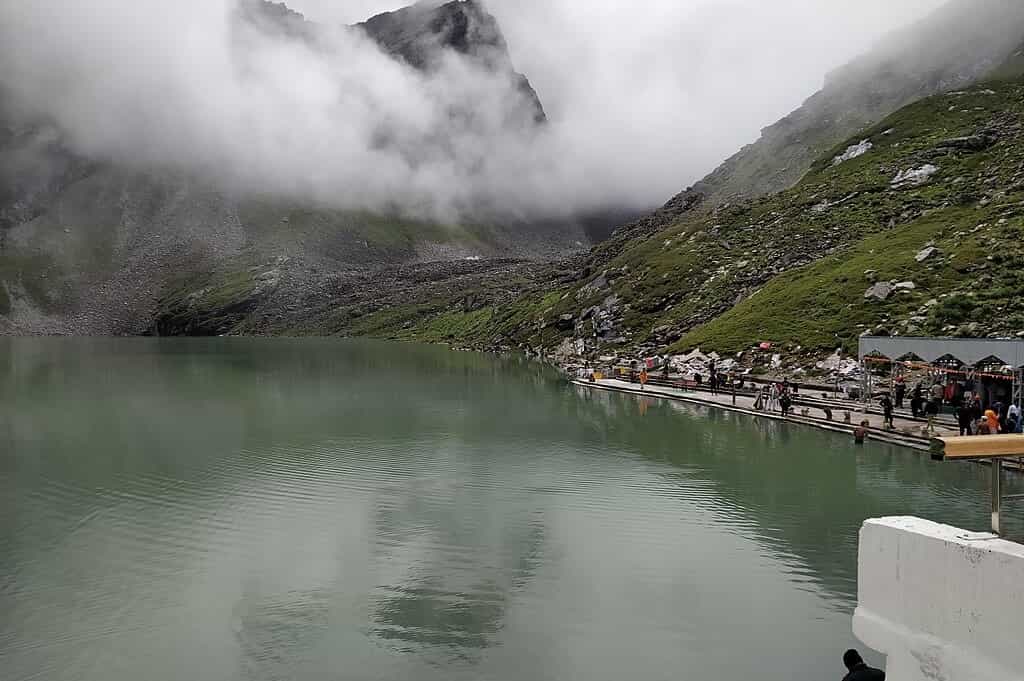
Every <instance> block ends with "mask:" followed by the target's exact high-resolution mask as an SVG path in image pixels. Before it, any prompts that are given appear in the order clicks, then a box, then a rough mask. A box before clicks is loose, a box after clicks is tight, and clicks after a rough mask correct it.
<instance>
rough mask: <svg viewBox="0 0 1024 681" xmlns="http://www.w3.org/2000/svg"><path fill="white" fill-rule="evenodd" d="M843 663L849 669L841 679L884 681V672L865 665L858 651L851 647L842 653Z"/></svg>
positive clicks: (844, 680) (850, 680) (848, 680)
mask: <svg viewBox="0 0 1024 681" xmlns="http://www.w3.org/2000/svg"><path fill="white" fill-rule="evenodd" d="M843 664H844V665H846V668H847V669H849V670H850V673H849V674H847V675H846V676H845V677H844V678H843V681H885V672H883V671H882V670H881V669H874V668H872V667H869V666H867V664H865V662H864V658H862V657H861V656H860V653H858V652H857V651H856V650H853V649H852V648H851V649H850V650H847V651H846V653H844V654H843Z"/></svg>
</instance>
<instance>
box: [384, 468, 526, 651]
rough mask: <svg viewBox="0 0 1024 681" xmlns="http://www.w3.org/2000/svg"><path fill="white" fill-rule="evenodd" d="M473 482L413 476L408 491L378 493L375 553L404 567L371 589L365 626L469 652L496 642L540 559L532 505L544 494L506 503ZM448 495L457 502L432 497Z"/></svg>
mask: <svg viewBox="0 0 1024 681" xmlns="http://www.w3.org/2000/svg"><path fill="white" fill-rule="evenodd" d="M475 482H476V483H478V484H466V485H462V486H461V489H452V490H429V491H426V490H423V489H416V488H415V487H416V486H415V485H412V486H410V488H409V489H407V490H405V492H406V493H407V494H409V496H408V498H407V499H405V500H401V501H398V502H397V503H394V502H391V503H389V502H387V501H386V500H384V503H381V500H379V501H378V511H377V549H376V555H375V558H376V561H377V563H378V564H379V565H381V566H388V565H392V564H398V565H401V566H402V568H401V570H400V571H399V572H398V574H396V575H395V576H394V578H393V579H390V580H389V582H390V583H389V584H388V585H385V586H380V587H378V589H377V592H376V594H377V595H376V596H375V598H374V603H375V604H374V608H373V610H374V612H373V621H374V626H373V628H372V631H371V633H372V635H373V636H375V637H377V638H378V639H380V640H381V641H384V642H386V645H388V646H389V647H392V648H394V649H396V650H398V651H401V652H404V653H422V652H427V653H428V654H429V652H430V651H431V650H432V651H434V652H435V653H438V654H440V655H441V656H443V657H444V658H446V659H457V660H461V661H465V662H472V661H474V660H475V659H476V658H477V656H478V654H479V652H480V651H481V650H483V649H485V648H490V647H492V646H494V645H496V644H497V643H498V635H499V633H500V632H501V630H502V629H503V627H504V622H505V616H506V614H507V611H508V608H509V606H510V602H511V600H512V599H513V598H514V596H515V594H516V592H518V591H521V590H523V589H525V588H526V587H527V585H528V584H529V582H530V580H531V579H532V578H533V577H534V575H535V573H536V571H537V569H538V568H539V566H540V565H541V563H542V551H543V545H544V541H545V529H544V523H543V518H542V517H541V515H540V513H539V512H538V511H533V510H531V508H530V506H532V505H533V504H535V503H538V502H539V501H540V499H538V498H536V497H533V498H532V499H531V498H529V497H526V496H523V497H522V500H521V501H520V499H512V500H511V503H509V502H506V501H505V499H502V498H500V497H502V496H505V495H503V494H502V493H501V491H500V490H499V489H497V488H494V487H492V486H490V485H488V484H485V481H482V480H479V479H477V480H476V481H475ZM425 492H426V495H424V493H425ZM439 492H440V494H438V493H439ZM449 494H450V495H451V496H452V497H454V498H455V499H456V503H453V504H444V505H441V504H440V503H438V504H436V505H435V504H433V503H431V499H433V498H435V495H436V498H438V499H442V498H444V497H446V496H448V495H449ZM467 496H468V497H471V498H468V499H467V498H464V497H467ZM496 497H497V498H496ZM522 502H526V503H522ZM495 508H500V509H501V510H500V511H497V512H495V510H494V509H495ZM483 509H488V510H487V511H486V512H484V511H483ZM467 511H469V512H467ZM394 558H399V560H392V559H394ZM381 569H382V570H385V571H386V569H387V568H386V567H382V568H381Z"/></svg>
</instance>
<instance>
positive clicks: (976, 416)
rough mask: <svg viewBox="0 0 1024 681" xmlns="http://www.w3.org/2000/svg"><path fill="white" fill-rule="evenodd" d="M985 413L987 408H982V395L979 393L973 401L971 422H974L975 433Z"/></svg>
mask: <svg viewBox="0 0 1024 681" xmlns="http://www.w3.org/2000/svg"><path fill="white" fill-rule="evenodd" d="M984 415H985V410H984V409H982V408H981V397H979V396H978V395H975V396H974V401H972V402H971V423H973V424H974V428H975V434H976V435H978V434H980V433H978V432H977V428H978V423H979V422H980V421H981V417H982V416H984Z"/></svg>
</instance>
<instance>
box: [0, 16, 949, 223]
mask: <svg viewBox="0 0 1024 681" xmlns="http://www.w3.org/2000/svg"><path fill="white" fill-rule="evenodd" d="M235 1H236V0H76V2H74V3H68V2H66V0H32V2H20V1H19V0H0V60H2V63H4V64H5V67H6V68H5V69H4V70H2V71H0V84H3V85H5V86H7V87H8V89H9V91H11V92H13V93H14V94H15V96H17V97H18V98H19V99H21V100H23V101H25V102H28V104H29V107H30V108H31V109H32V110H36V111H41V112H43V113H46V114H47V115H48V116H50V117H52V118H54V119H55V120H56V121H57V122H58V123H59V124H60V125H61V126H62V127H64V128H65V129H66V130H67V131H68V132H69V133H70V138H71V140H72V141H73V143H74V144H75V145H76V148H77V149H78V150H80V151H83V152H86V153H90V154H93V155H98V156H103V157H111V158H114V159H120V160H124V159H131V160H135V161H139V162H143V163H153V162H158V163H162V162H167V163H171V164H173V165H185V166H189V165H191V166H195V167H202V168H205V169H207V170H212V171H213V172H214V173H215V174H217V175H218V176H223V177H230V178H234V179H236V180H237V181H238V182H239V183H241V184H246V185H248V186H251V187H253V188H255V189H259V190H265V189H269V190H272V191H277V192H283V193H287V194H312V195H314V196H315V197H316V198H319V199H325V200H331V201H334V202H336V203H339V204H341V205H343V206H344V207H348V206H355V207H368V208H375V207H379V206H381V205H387V204H392V203H394V204H400V205H401V206H403V207H405V208H411V209H412V212H415V210H416V209H417V207H422V206H424V205H425V204H426V203H440V204H459V203H462V204H465V203H467V202H472V201H473V197H474V195H475V194H477V193H482V194H484V195H487V196H488V197H489V200H492V201H504V202H507V203H509V204H512V205H524V206H525V205H526V204H528V203H535V204H537V205H536V206H532V208H540V209H545V208H546V207H550V206H562V207H565V206H571V207H573V208H581V207H583V208H586V207H589V206H591V205H593V204H595V203H598V202H601V201H611V202H613V203H620V204H621V203H628V204H632V205H633V206H634V207H640V206H643V207H649V206H654V205H657V204H660V203H663V202H664V201H666V200H667V199H669V198H670V197H671V196H672V195H673V194H675V193H676V192H678V191H679V190H681V189H683V188H684V187H685V186H687V185H688V184H690V183H692V182H693V181H694V180H696V179H699V178H700V177H701V176H703V175H704V174H706V173H707V172H709V171H710V170H712V169H713V168H714V167H715V166H716V165H717V164H718V163H719V162H720V161H722V160H724V158H725V157H727V156H729V155H731V154H732V153H734V152H735V151H737V150H738V149H739V148H740V147H741V146H742V145H744V144H747V143H749V142H752V141H754V140H755V139H756V138H757V136H758V133H759V130H760V129H761V128H762V127H764V126H766V125H768V124H770V123H772V122H774V121H775V120H777V119H778V118H780V117H782V116H783V115H785V114H786V113H788V112H789V111H791V110H792V109H794V108H795V107H796V106H798V105H799V104H800V102H801V101H802V100H803V99H805V98H806V97H808V96H810V95H811V94H813V93H814V92H815V91H816V90H817V89H818V88H819V87H820V86H821V84H822V82H823V79H824V77H825V74H826V73H827V72H828V71H830V70H831V69H833V68H835V67H836V66H839V65H841V64H843V63H845V62H847V61H849V60H850V59H851V58H853V57H854V56H856V55H857V54H859V53H861V52H863V51H865V50H866V49H868V48H869V47H870V45H871V44H872V43H873V42H874V41H876V40H877V39H879V38H880V37H881V36H883V35H884V34H885V33H887V32H889V31H891V30H893V29H895V28H898V27H900V26H903V25H905V24H907V23H908V22H910V21H912V20H914V19H917V18H919V17H921V16H923V15H924V14H925V13H927V12H928V11H929V10H931V9H934V8H935V7H937V6H938V5H940V4H941V0H857V1H856V2H854V1H853V0H648V1H646V2H640V1H630V2H625V1H622V2H610V1H609V2H602V1H595V0H589V1H588V0H487V2H486V3H485V4H486V6H487V7H488V8H489V9H490V10H491V11H492V13H493V14H494V15H495V16H496V17H497V18H498V20H499V22H500V24H501V26H502V28H503V30H504V32H505V34H506V38H507V40H508V43H509V46H510V49H511V52H512V56H513V59H514V61H515V64H516V67H517V68H518V69H519V70H520V71H522V72H523V73H525V74H526V75H527V76H528V77H529V78H530V80H531V82H532V83H533V85H534V87H535V88H536V90H537V91H538V93H539V95H540V97H541V100H542V101H543V103H544V106H545V108H546V110H547V112H548V115H549V118H550V119H551V126H549V130H548V131H547V132H546V134H545V135H544V137H543V139H542V140H541V142H540V143H536V144H532V143H531V144H527V143H525V142H523V140H522V139H520V138H517V137H510V136H508V135H507V134H506V132H507V131H505V130H504V129H503V128H502V127H501V123H500V121H501V120H502V113H501V107H502V105H503V102H502V99H501V93H500V92H498V91H497V90H496V89H495V88H496V86H495V84H494V83H492V82H489V81H488V80H487V78H486V77H484V76H482V75H481V74H478V73H472V72H470V71H467V70H466V69H465V68H464V67H462V66H461V65H458V64H453V65H451V66H450V68H447V69H446V70H445V71H444V73H442V74H440V75H439V76H437V77H435V78H432V79H425V78H423V77H422V75H421V74H416V73H411V72H410V70H409V69H405V68H402V67H399V66H397V65H395V64H393V63H391V61H390V60H388V59H386V58H384V57H383V55H381V54H380V53H379V52H378V51H377V50H376V48H375V47H373V46H371V45H367V44H364V43H360V42H359V41H358V40H354V39H352V38H351V37H350V36H347V35H346V34H342V33H339V34H338V35H337V36H335V40H336V43H337V45H338V47H337V50H336V52H334V53H332V54H330V55H326V56H325V55H323V54H321V53H317V52H312V51H309V50H307V49H304V48H302V47H301V46H295V45H284V44H281V43H280V42H277V41H270V40H257V39H251V40H249V41H248V42H245V43H244V44H243V45H242V47H244V50H243V51H240V50H242V48H241V47H240V44H241V43H239V42H238V40H237V36H234V37H233V36H232V33H231V31H230V30H229V21H228V17H229V16H230V12H231V9H232V7H233V5H234V2H235ZM288 4H289V5H290V6H292V7H293V8H295V9H298V10H300V11H302V12H304V13H305V14H306V15H307V17H308V18H310V19H313V20H315V21H318V22H322V23H325V24H333V25H340V24H345V23H353V22H356V21H360V20H363V19H366V18H368V17H369V16H371V15H372V14H375V13H377V12H380V11H386V10H390V9H395V8H397V7H399V6H401V5H402V4H404V3H401V2H398V3H396V2H393V1H390V0H290V2H289V3H288ZM467 101H472V102H475V103H477V104H478V105H479V106H481V107H483V108H484V109H485V111H484V114H483V115H482V117H481V119H482V120H483V123H482V125H481V126H480V128H481V129H479V130H474V131H472V134H468V133H467V132H466V131H465V130H461V129H459V130H453V129H444V130H443V131H442V132H443V133H444V136H446V138H450V141H449V142H446V143H445V144H444V145H443V152H444V153H443V154H442V153H440V150H441V149H442V147H441V146H436V145H435V146H424V145H423V144H422V140H419V141H417V140H416V139H415V138H416V135H420V136H421V137H422V138H423V139H431V140H435V139H437V138H438V135H437V134H436V133H437V132H438V131H439V126H441V127H444V126H450V122H449V121H448V117H447V114H446V113H445V112H446V111H449V110H450V107H451V106H452V104H453V103H456V104H459V103H465V102H467ZM488 126H490V127H488ZM382 129H383V130H384V133H385V136H386V137H387V138H388V139H389V140H392V141H394V140H397V142H396V143H394V144H391V145H390V146H388V147H387V148H382V147H381V145H380V139H381V135H382ZM396 150H397V151H396ZM445 154H447V155H445ZM410 159H411V160H410Z"/></svg>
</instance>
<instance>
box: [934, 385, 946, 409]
mask: <svg viewBox="0 0 1024 681" xmlns="http://www.w3.org/2000/svg"><path fill="white" fill-rule="evenodd" d="M945 396H946V387H945V386H944V385H942V384H941V383H936V384H935V385H933V386H932V403H933V404H934V405H935V414H936V415H938V413H939V412H940V411H942V398H943V397H945Z"/></svg>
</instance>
